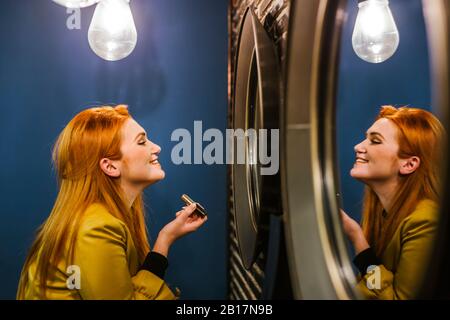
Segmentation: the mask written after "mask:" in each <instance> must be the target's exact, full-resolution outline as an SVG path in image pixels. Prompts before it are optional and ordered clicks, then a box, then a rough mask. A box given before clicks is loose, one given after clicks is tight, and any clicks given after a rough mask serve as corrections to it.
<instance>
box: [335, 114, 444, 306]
mask: <svg viewBox="0 0 450 320" xmlns="http://www.w3.org/2000/svg"><path fill="white" fill-rule="evenodd" d="M444 137H445V131H444V128H443V126H442V125H441V123H440V122H439V120H438V119H437V118H436V117H434V116H433V115H432V114H431V113H430V112H428V111H425V110H421V109H415V108H406V107H403V108H399V109H396V108H394V107H391V106H385V107H383V108H382V109H381V111H380V113H379V115H378V118H377V120H376V121H375V123H374V124H373V125H372V126H371V127H370V128H369V130H368V131H367V134H366V139H365V140H364V141H362V142H361V143H359V144H358V145H356V146H355V152H356V160H355V164H354V166H353V168H352V169H351V171H350V174H351V176H352V177H353V178H355V179H358V180H360V181H362V182H363V183H364V184H365V185H366V191H365V198H364V204H363V223H362V228H361V227H360V226H359V224H358V223H357V222H356V221H354V220H353V219H351V218H350V217H348V216H347V214H345V212H343V211H341V213H342V218H343V227H344V231H345V233H346V234H347V236H348V238H349V239H350V241H351V242H352V244H353V246H354V248H355V253H356V254H357V256H356V257H355V260H354V263H355V265H356V266H357V267H358V269H359V271H360V273H361V279H360V281H359V283H358V289H359V290H360V292H361V293H362V294H363V295H364V296H365V297H367V298H373V299H411V298H414V297H416V295H417V293H418V291H419V289H420V288H421V287H420V286H421V285H422V280H423V277H424V276H425V270H426V267H427V265H428V261H429V258H430V255H431V253H432V250H433V242H434V240H435V238H436V233H437V225H438V220H439V217H438V203H439V202H440V201H439V200H440V199H439V194H440V188H441V182H440V172H441V166H440V165H441V161H442V159H441V157H442V147H443V139H444Z"/></svg>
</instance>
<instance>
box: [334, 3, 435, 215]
mask: <svg viewBox="0 0 450 320" xmlns="http://www.w3.org/2000/svg"><path fill="white" fill-rule="evenodd" d="M389 2H390V8H391V11H392V14H393V16H394V19H395V21H396V24H397V28H398V30H399V33H400V45H399V47H398V49H397V52H396V53H395V54H394V55H393V56H392V57H391V58H390V59H389V60H386V61H385V62H383V63H380V64H371V63H367V62H365V61H363V60H361V59H360V58H358V56H357V55H356V54H355V53H354V51H353V48H352V33H353V27H354V24H355V20H356V15H357V13H358V7H357V5H356V1H352V0H349V1H348V5H347V20H346V22H345V25H344V30H343V34H342V39H341V57H340V70H339V89H338V96H337V123H336V125H337V126H336V127H337V139H338V159H339V163H340V175H341V190H342V196H343V204H344V209H345V210H346V212H347V213H348V214H350V215H351V216H353V217H354V218H356V219H357V220H359V219H360V217H361V216H360V212H361V204H362V199H363V190H364V188H363V184H362V183H360V182H358V181H356V180H354V179H353V178H351V177H350V175H349V172H350V169H351V168H352V167H353V163H354V160H355V152H354V150H353V147H354V145H355V144H357V143H359V142H360V141H361V140H363V139H364V136H365V132H366V131H367V129H368V128H369V127H370V126H371V125H372V123H373V121H374V119H375V117H376V115H377V114H378V112H379V110H380V107H381V106H382V105H387V104H392V105H397V106H403V105H409V106H414V107H417V108H423V109H427V110H430V107H431V93H430V90H431V88H430V74H429V73H430V72H429V59H428V50H427V39H426V33H425V32H426V31H425V24H424V18H423V13H422V4H421V0H392V1H389Z"/></svg>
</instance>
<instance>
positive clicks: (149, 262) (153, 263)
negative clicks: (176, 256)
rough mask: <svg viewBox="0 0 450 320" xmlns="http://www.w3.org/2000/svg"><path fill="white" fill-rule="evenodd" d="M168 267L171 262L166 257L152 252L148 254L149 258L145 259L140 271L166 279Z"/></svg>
mask: <svg viewBox="0 0 450 320" xmlns="http://www.w3.org/2000/svg"><path fill="white" fill-rule="evenodd" d="M168 266H169V261H168V260H167V258H166V257H165V256H163V255H162V254H159V253H157V252H153V251H152V252H149V253H148V254H147V257H145V260H144V263H143V264H142V266H141V268H140V270H147V271H150V272H151V273H153V274H155V275H157V276H158V277H160V278H161V279H164V274H165V273H166V269H167V267H168Z"/></svg>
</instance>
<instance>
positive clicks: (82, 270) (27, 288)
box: [17, 105, 207, 300]
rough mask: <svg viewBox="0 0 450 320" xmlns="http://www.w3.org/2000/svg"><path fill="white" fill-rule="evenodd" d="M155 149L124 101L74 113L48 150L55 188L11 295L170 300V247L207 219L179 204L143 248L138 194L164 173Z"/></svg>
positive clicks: (144, 234)
mask: <svg viewBox="0 0 450 320" xmlns="http://www.w3.org/2000/svg"><path fill="white" fill-rule="evenodd" d="M160 151H161V148H160V147H159V146H158V145H156V144H155V143H153V142H151V141H150V140H149V139H148V136H147V133H146V132H145V130H144V129H143V128H142V127H141V126H140V125H139V124H138V123H137V122H136V121H135V120H134V119H133V118H132V117H131V116H130V114H129V113H128V109H127V106H124V105H119V106H116V107H114V108H113V107H110V106H105V107H97V108H91V109H87V110H84V111H82V112H80V113H79V114H78V115H76V116H75V117H74V118H73V119H72V120H71V121H70V122H69V124H68V125H67V126H66V127H65V128H64V130H63V131H62V132H61V134H60V135H59V138H58V140H57V142H56V145H55V148H54V150H53V160H54V164H55V167H56V171H57V174H58V182H59V192H58V196H57V198H56V201H55V204H54V206H53V209H52V211H51V213H50V216H49V217H48V219H47V220H46V221H45V222H44V224H43V225H42V226H41V227H40V229H39V230H38V233H37V237H36V239H35V241H34V243H33V245H32V247H31V249H30V252H29V254H28V256H27V259H26V261H25V265H24V267H23V269H22V273H21V276H20V282H19V288H18V292H17V298H18V299H113V300H122V299H146V300H152V299H174V298H176V294H177V293H175V294H174V293H173V292H172V290H171V289H170V288H169V287H168V286H167V284H166V283H165V281H164V274H165V271H166V268H167V266H168V261H167V255H168V253H169V249H170V246H171V245H172V244H173V243H174V242H175V241H176V240H177V239H179V238H180V237H182V236H183V235H185V234H187V233H190V232H193V231H195V230H197V228H199V227H200V226H201V225H202V224H203V223H205V222H206V220H207V218H206V217H205V218H201V217H198V216H196V215H195V214H194V215H193V214H192V213H193V212H194V210H195V204H193V205H191V206H188V207H184V208H183V209H182V210H180V211H179V212H177V213H176V218H175V219H174V220H173V221H171V222H170V223H168V224H167V225H166V226H165V227H164V228H162V229H161V230H160V232H159V234H158V237H157V239H156V241H155V242H154V244H153V247H152V250H150V246H149V242H148V239H147V229H146V224H145V218H144V216H145V215H144V202H143V197H142V193H143V190H144V189H145V188H146V187H148V186H149V185H151V184H153V183H155V182H157V181H159V180H161V179H163V178H164V176H165V173H164V171H163V170H162V168H161V164H160V163H159V161H158V155H159V153H160Z"/></svg>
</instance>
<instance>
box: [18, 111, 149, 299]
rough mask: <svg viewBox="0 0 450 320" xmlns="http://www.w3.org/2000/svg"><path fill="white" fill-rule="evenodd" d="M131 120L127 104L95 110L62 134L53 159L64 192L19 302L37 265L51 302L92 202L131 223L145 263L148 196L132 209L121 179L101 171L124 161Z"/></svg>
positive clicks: (38, 243) (24, 276)
mask: <svg viewBox="0 0 450 320" xmlns="http://www.w3.org/2000/svg"><path fill="white" fill-rule="evenodd" d="M130 117H131V116H130V115H129V113H128V108H127V106H125V105H118V106H116V107H111V106H104V107H95V108H90V109H87V110H84V111H82V112H80V113H79V114H77V115H76V116H75V117H74V118H73V119H72V120H71V121H70V122H69V124H68V125H67V126H66V127H65V128H64V129H63V131H62V132H61V134H60V135H59V137H58V139H57V141H56V143H55V146H54V148H53V154H52V156H53V157H52V158H53V163H54V166H55V168H56V172H57V175H58V185H59V192H58V196H57V198H56V201H55V204H54V206H53V209H52V211H51V213H50V215H49V217H48V218H47V220H46V221H45V222H44V223H43V224H42V225H41V227H40V228H39V229H38V233H37V236H36V239H35V241H34V242H33V244H32V246H31V249H30V251H29V253H28V256H27V258H26V260H25V264H24V267H23V269H22V273H21V276H20V282H19V287H18V291H17V298H18V299H23V298H25V289H26V286H27V283H28V280H29V279H28V269H29V267H30V265H31V264H32V263H33V262H37V268H36V275H35V277H36V279H38V281H39V287H40V292H41V294H42V298H45V291H46V283H47V280H48V278H49V273H50V272H54V271H55V269H54V267H55V266H56V265H57V263H58V261H59V260H60V259H61V257H62V256H65V253H64V250H66V248H68V255H67V257H69V260H72V259H73V256H74V246H75V242H76V237H77V234H78V230H79V228H80V224H81V220H82V218H83V213H84V212H85V210H86V209H87V207H88V206H89V205H91V204H92V203H101V204H103V205H104V206H105V207H106V208H107V209H108V211H109V212H110V213H111V214H112V215H113V216H115V217H116V218H118V219H120V220H122V221H123V222H124V223H125V224H126V226H127V227H128V228H129V230H130V232H131V235H132V237H133V241H134V243H135V245H136V248H137V251H138V255H139V258H140V260H141V261H143V260H144V258H145V255H146V254H147V253H148V251H149V244H148V238H147V229H146V224H145V210H144V203H143V200H142V194H141V195H139V196H138V197H137V198H136V200H135V201H134V203H133V205H132V207H131V209H130V208H128V206H127V205H126V201H125V197H124V194H123V191H122V189H121V187H120V184H119V183H120V181H119V179H116V178H111V177H110V176H108V175H106V174H105V173H104V172H103V171H102V170H101V168H100V166H99V162H100V159H102V158H109V159H112V160H118V159H121V157H122V154H121V151H120V145H121V136H122V134H121V129H122V127H123V124H124V123H125V121H126V120H127V119H129V118H130ZM36 260H37V261H36ZM70 264H71V262H70V261H68V265H70Z"/></svg>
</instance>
